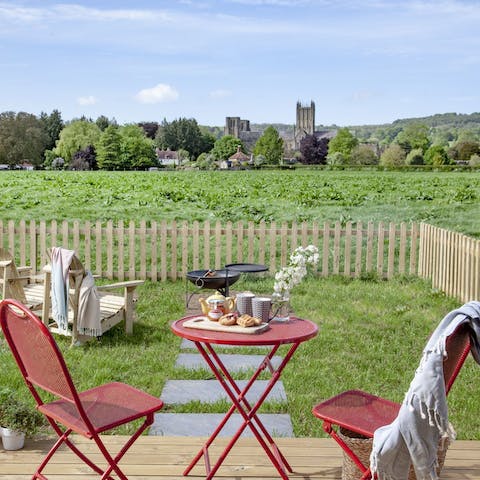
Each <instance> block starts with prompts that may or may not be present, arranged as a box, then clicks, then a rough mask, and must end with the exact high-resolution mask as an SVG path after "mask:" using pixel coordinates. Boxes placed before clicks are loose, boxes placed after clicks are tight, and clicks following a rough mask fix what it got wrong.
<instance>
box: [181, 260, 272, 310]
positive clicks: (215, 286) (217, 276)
mask: <svg viewBox="0 0 480 480" xmlns="http://www.w3.org/2000/svg"><path fill="white" fill-rule="evenodd" d="M267 270H268V267H267V266H265V265H260V264H256V263H230V264H228V265H225V268H223V269H221V270H193V271H191V272H188V273H187V280H188V281H189V282H190V283H192V284H193V285H195V287H196V290H194V291H193V292H189V291H188V282H187V283H186V287H185V306H186V308H188V305H189V303H190V300H191V298H192V297H193V295H195V293H198V291H199V290H217V291H218V292H219V293H221V294H222V295H223V296H225V297H228V295H229V291H230V285H233V284H234V283H235V282H236V281H237V280H238V279H239V278H240V275H241V274H242V273H260V272H266V271H267Z"/></svg>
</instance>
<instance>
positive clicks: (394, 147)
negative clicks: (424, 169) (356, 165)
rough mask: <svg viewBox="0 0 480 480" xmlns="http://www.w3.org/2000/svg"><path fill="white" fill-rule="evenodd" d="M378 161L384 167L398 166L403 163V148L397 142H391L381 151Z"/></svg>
mask: <svg viewBox="0 0 480 480" xmlns="http://www.w3.org/2000/svg"><path fill="white" fill-rule="evenodd" d="M379 163H380V165H382V166H384V167H400V166H402V165H405V150H404V149H403V148H402V147H401V146H400V145H398V144H397V143H392V144H391V145H390V146H389V147H388V148H387V149H386V150H385V151H384V152H383V153H382V156H381V157H380V162H379Z"/></svg>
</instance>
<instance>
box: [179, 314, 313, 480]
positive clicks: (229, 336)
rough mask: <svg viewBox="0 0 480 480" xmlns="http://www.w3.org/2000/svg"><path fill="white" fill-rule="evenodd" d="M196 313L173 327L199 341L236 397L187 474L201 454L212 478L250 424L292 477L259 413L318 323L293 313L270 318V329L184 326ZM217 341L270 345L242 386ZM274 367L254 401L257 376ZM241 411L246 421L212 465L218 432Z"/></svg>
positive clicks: (269, 453)
mask: <svg viewBox="0 0 480 480" xmlns="http://www.w3.org/2000/svg"><path fill="white" fill-rule="evenodd" d="M192 318H194V316H190V317H184V318H181V319H180V320H176V321H175V322H173V323H172V325H171V329H172V331H173V333H174V334H175V335H178V336H179V337H182V338H186V339H188V340H191V341H192V342H194V343H195V346H196V347H197V349H198V351H199V352H200V354H201V355H202V357H203V358H204V359H205V361H206V362H207V364H208V366H209V367H210V369H211V370H212V372H213V374H214V375H215V378H216V379H217V380H218V381H219V382H220V384H221V385H222V387H223V389H224V390H225V392H226V393H227V395H228V397H229V398H230V400H231V401H232V406H231V407H230V408H229V410H228V412H227V413H226V414H225V417H224V418H223V419H222V421H221V422H220V423H219V425H218V426H217V427H216V429H215V431H214V432H213V433H212V435H211V436H210V438H209V439H208V440H207V441H206V442H205V444H204V445H203V446H202V448H201V449H200V450H199V452H198V453H197V455H196V456H195V458H194V459H193V460H192V462H191V463H190V465H189V466H188V467H187V468H186V469H185V471H184V472H183V475H188V474H189V473H190V471H191V470H192V468H193V467H194V466H195V465H196V464H197V463H198V461H199V460H200V458H201V457H202V456H203V457H204V462H205V469H206V473H207V476H206V478H207V480H209V479H211V478H212V477H213V476H214V475H215V473H216V472H217V470H218V469H219V467H220V466H221V464H222V463H223V461H224V460H225V458H226V457H227V455H228V453H229V452H230V450H231V449H232V447H233V446H234V445H235V443H236V442H237V440H238V439H239V437H240V435H241V434H242V432H243V431H244V430H245V428H246V427H247V426H248V427H249V428H250V430H251V431H252V433H253V435H254V436H255V438H256V439H257V440H258V442H259V443H260V445H261V446H262V447H263V449H264V450H265V453H266V454H267V456H268V458H269V459H270V461H271V462H272V463H273V465H274V466H275V467H276V469H277V470H278V473H279V474H280V475H281V477H282V478H283V479H285V480H287V479H288V475H287V471H288V472H290V473H292V468H291V467H290V465H289V464H288V462H287V460H286V458H285V457H284V455H283V454H282V452H281V451H280V449H279V448H278V446H277V445H276V443H275V441H274V440H273V438H272V436H271V435H270V433H269V432H268V431H267V429H266V428H265V426H264V425H263V423H262V422H261V421H260V418H259V417H258V415H257V411H258V409H259V408H260V407H261V405H262V403H263V402H264V400H265V398H267V396H268V394H269V393H270V391H271V390H272V388H273V386H274V385H275V383H276V382H277V381H278V379H279V378H280V375H281V373H282V371H283V369H284V368H285V367H286V365H287V364H288V362H289V361H290V359H291V358H292V356H293V354H294V353H295V350H296V349H297V348H298V347H299V345H300V344H301V343H302V342H305V341H307V340H310V339H311V338H313V337H315V336H316V335H317V333H318V326H317V325H316V324H315V323H313V322H311V321H310V320H303V319H301V318H297V317H290V320H289V321H288V322H282V323H276V322H270V323H269V324H268V329H266V330H264V331H262V332H260V333H255V334H245V333H233V332H220V331H213V330H201V329H197V328H190V327H186V326H184V323H185V322H187V321H188V320H191V319H192ZM286 344H288V345H290V348H289V349H288V352H287V353H286V355H285V356H284V357H283V359H282V361H281V363H280V365H279V366H278V367H277V368H274V367H273V365H272V362H271V360H272V358H273V356H274V355H275V353H276V352H277V350H278V349H279V348H280V346H281V345H286ZM214 345H220V346H221V345H233V346H250V347H255V346H268V347H270V349H269V351H268V353H267V354H266V355H265V358H264V359H263V360H262V361H261V362H260V365H259V366H258V368H257V369H256V370H255V372H254V373H253V375H252V377H251V378H250V380H249V381H248V382H247V384H246V385H245V387H244V388H243V389H242V388H240V387H239V386H238V385H237V383H236V382H235V380H234V379H233V378H232V376H231V375H230V373H229V372H228V370H227V368H226V366H225V365H224V363H223V362H222V361H221V359H220V357H219V355H218V354H217V353H216V352H215V349H214ZM265 369H268V370H269V371H270V374H271V377H270V379H269V381H268V382H267V385H266V387H265V390H264V391H263V393H262V394H261V395H260V397H259V398H258V400H257V401H256V402H255V403H254V404H252V403H251V402H249V401H248V400H247V399H246V395H247V392H248V391H249V390H250V388H251V387H252V385H253V384H254V383H255V380H256V379H257V378H258V377H259V375H260V374H261V373H262V372H263V371H264V370H265ZM235 411H237V412H238V413H240V415H241V416H242V418H243V423H242V424H241V426H240V427H239V428H238V430H237V432H236V433H235V435H234V436H233V437H232V438H231V440H230V441H229V443H228V445H227V446H226V447H225V449H224V451H223V452H222V454H221V455H220V456H219V457H218V459H217V461H216V462H215V464H214V465H211V463H210V458H209V454H208V448H209V446H210V445H211V444H212V443H213V441H214V440H215V438H216V437H217V435H218V434H219V433H220V431H221V430H222V428H223V427H224V425H225V424H226V423H227V422H228V420H229V419H230V417H231V416H232V415H233V413H234V412H235Z"/></svg>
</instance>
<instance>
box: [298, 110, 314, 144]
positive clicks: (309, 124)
mask: <svg viewBox="0 0 480 480" xmlns="http://www.w3.org/2000/svg"><path fill="white" fill-rule="evenodd" d="M314 132H315V103H314V102H313V101H311V102H310V106H308V105H302V104H301V103H300V102H297V123H296V124H295V148H296V149H298V148H299V147H300V141H301V140H302V138H303V137H305V136H306V135H313V134H314Z"/></svg>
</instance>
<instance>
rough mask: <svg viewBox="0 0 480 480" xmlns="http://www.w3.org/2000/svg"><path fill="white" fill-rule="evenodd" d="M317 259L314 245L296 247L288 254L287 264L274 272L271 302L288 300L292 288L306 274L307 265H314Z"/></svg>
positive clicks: (317, 255)
mask: <svg viewBox="0 0 480 480" xmlns="http://www.w3.org/2000/svg"><path fill="white" fill-rule="evenodd" d="M319 260H320V255H319V253H318V248H317V247H315V245H308V246H307V247H298V248H296V249H295V250H294V252H293V253H292V254H291V255H290V262H289V264H288V265H287V266H286V267H283V268H282V269H281V270H279V271H278V272H277V273H276V274H275V283H274V285H273V290H274V293H273V295H272V301H273V303H277V302H279V301H285V300H289V298H290V291H291V290H292V288H293V287H295V286H296V285H298V284H299V283H300V282H301V281H302V280H303V277H305V275H306V274H307V266H308V265H312V266H315V265H317V263H318V262H319Z"/></svg>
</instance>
